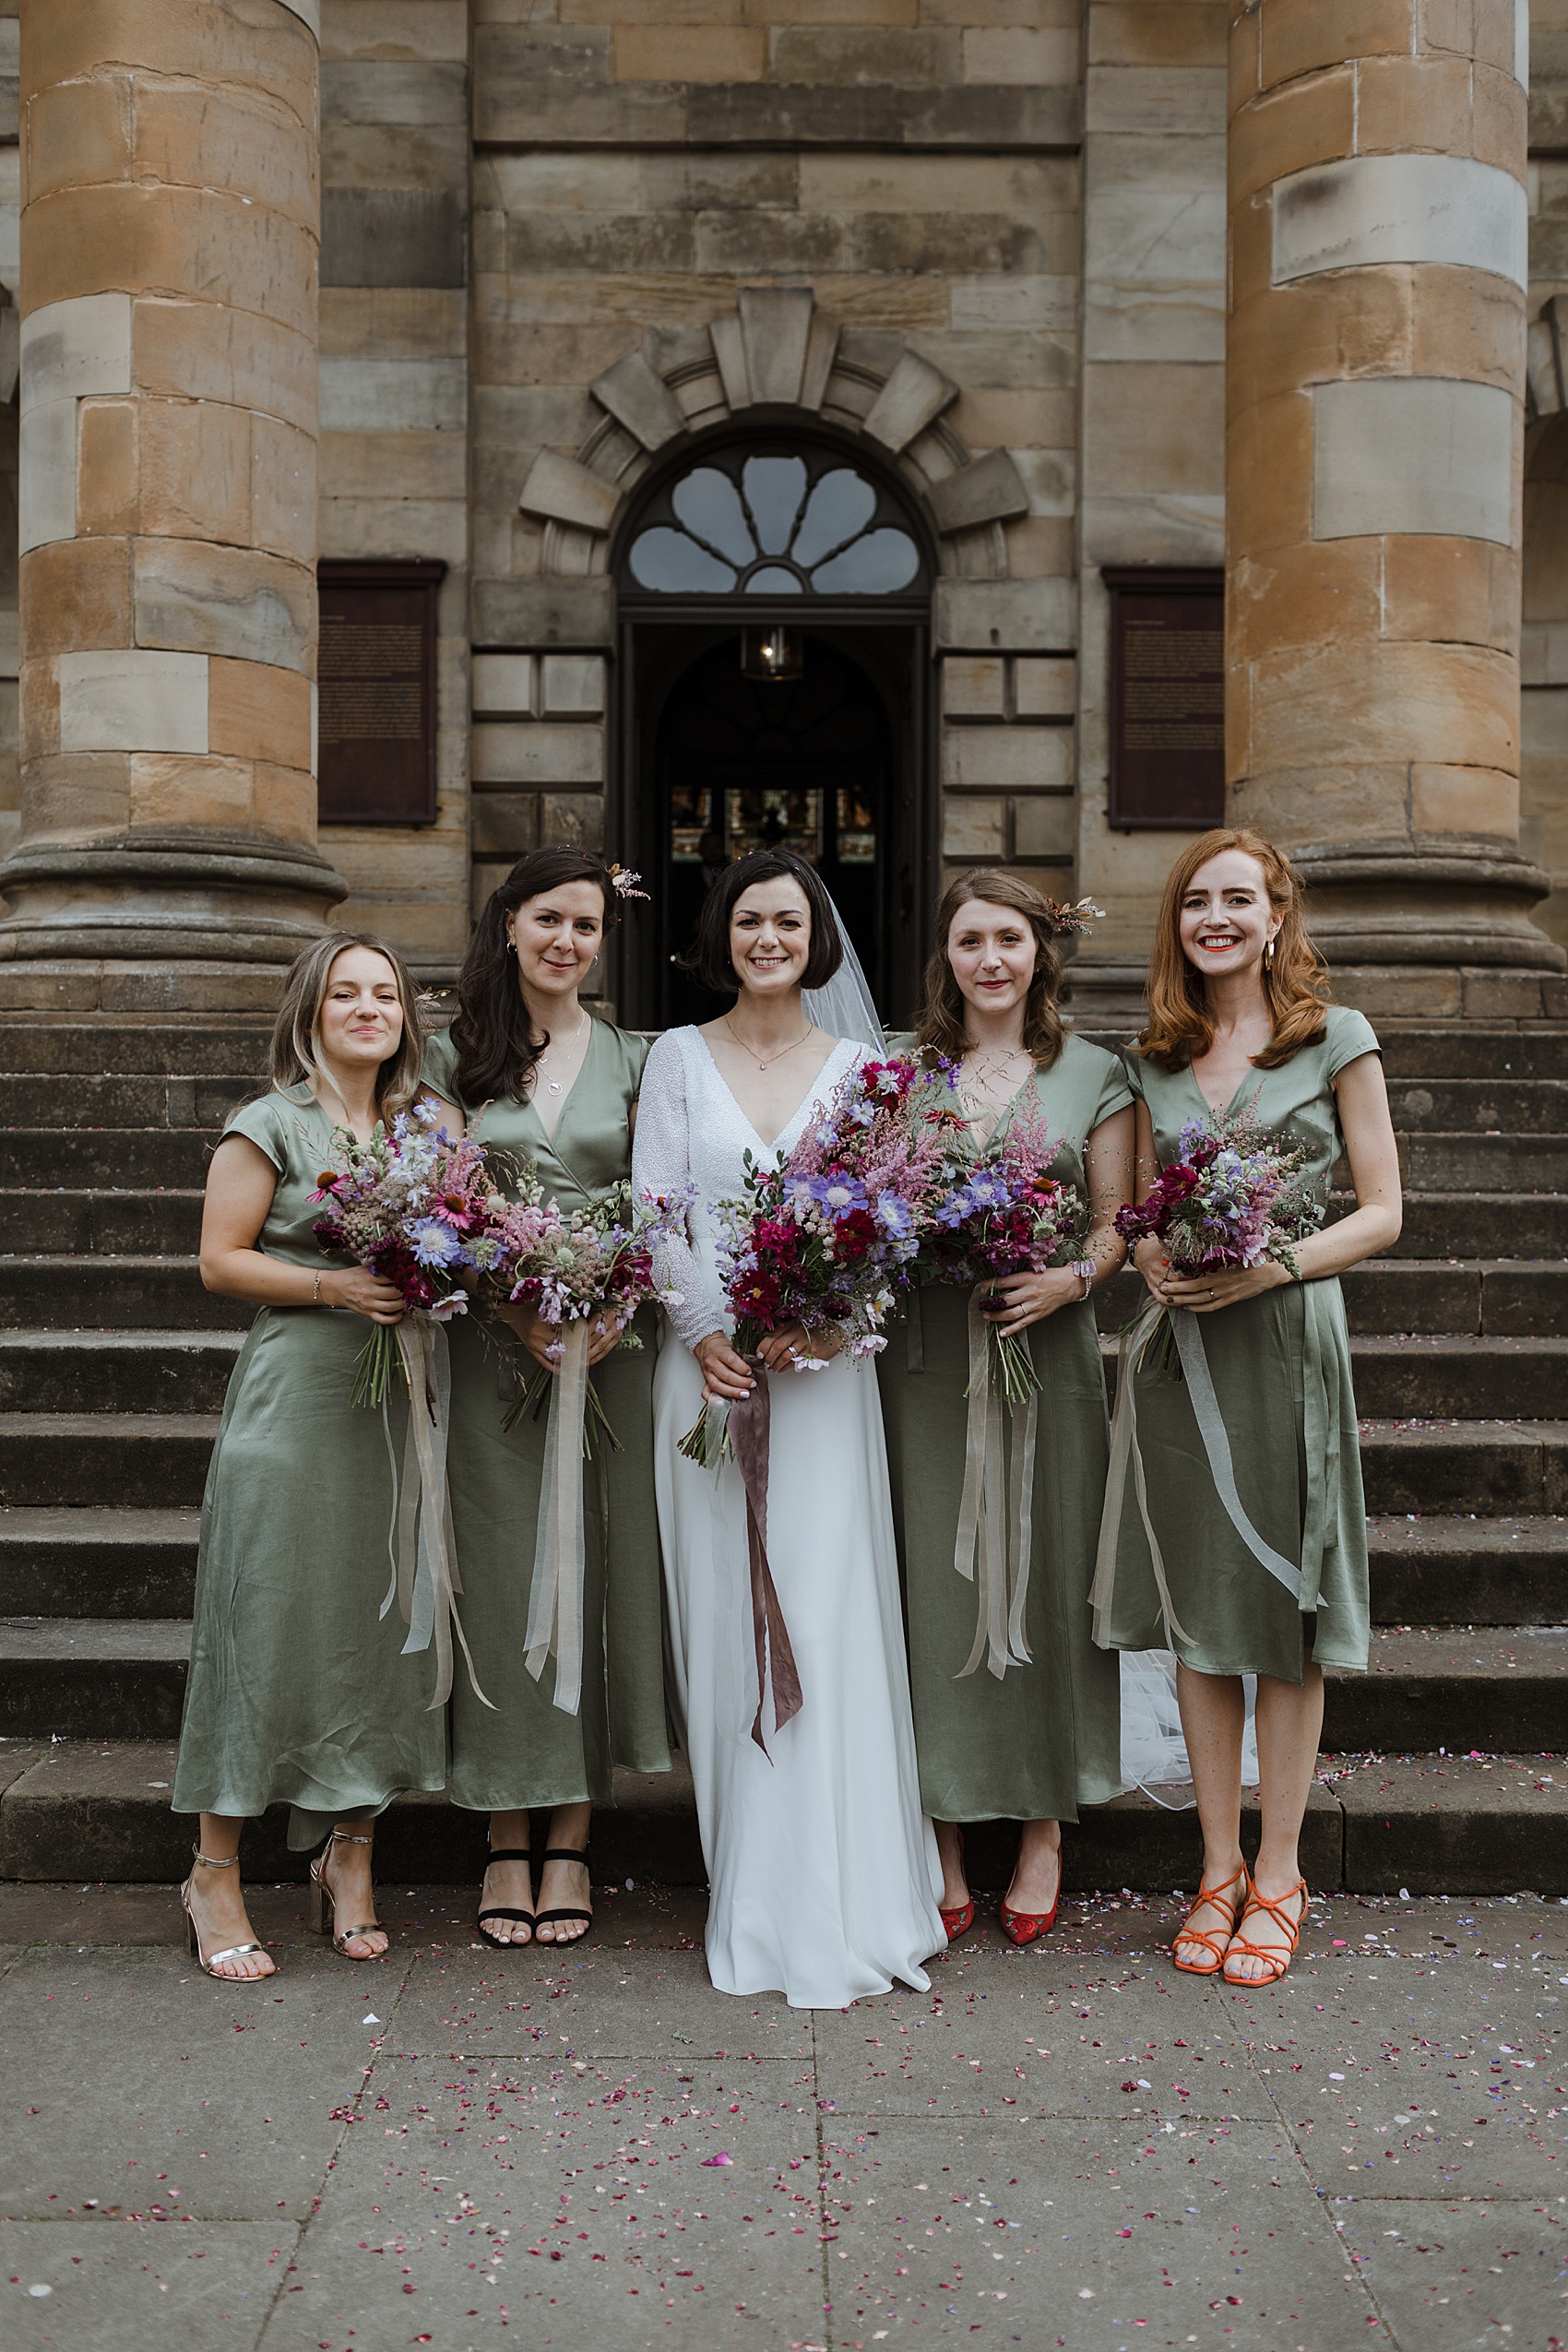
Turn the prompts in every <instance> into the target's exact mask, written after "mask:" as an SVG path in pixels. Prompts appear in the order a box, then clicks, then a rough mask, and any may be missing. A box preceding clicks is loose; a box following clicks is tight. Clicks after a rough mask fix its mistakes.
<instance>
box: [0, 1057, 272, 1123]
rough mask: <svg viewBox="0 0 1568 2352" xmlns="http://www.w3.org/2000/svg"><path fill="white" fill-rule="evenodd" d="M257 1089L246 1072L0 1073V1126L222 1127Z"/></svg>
mask: <svg viewBox="0 0 1568 2352" xmlns="http://www.w3.org/2000/svg"><path fill="white" fill-rule="evenodd" d="M255 1092H256V1086H255V1081H254V1079H252V1078H249V1077H169V1076H165V1075H162V1074H160V1073H158V1072H153V1071H148V1072H145V1073H143V1074H141V1075H137V1076H125V1077H106V1076H104V1075H102V1074H101V1071H100V1072H98V1073H92V1072H89V1071H85V1070H84V1071H73V1072H71V1073H69V1074H68V1075H65V1074H48V1073H41V1072H33V1071H12V1072H9V1073H6V1072H0V1125H5V1126H7V1127H60V1128H67V1129H69V1128H81V1127H126V1128H131V1127H144V1128H167V1127H221V1126H222V1124H223V1122H224V1120H225V1119H226V1118H227V1117H228V1115H229V1113H230V1111H232V1110H233V1109H234V1107H235V1105H236V1104H238V1103H242V1102H246V1101H248V1100H249V1099H250V1098H251V1096H252V1095H254V1094H255Z"/></svg>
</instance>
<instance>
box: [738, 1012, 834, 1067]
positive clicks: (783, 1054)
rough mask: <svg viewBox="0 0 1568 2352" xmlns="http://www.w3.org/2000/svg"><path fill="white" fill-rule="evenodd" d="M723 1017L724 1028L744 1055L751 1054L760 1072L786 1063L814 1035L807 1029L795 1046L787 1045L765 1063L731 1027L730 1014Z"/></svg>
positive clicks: (771, 1055)
mask: <svg viewBox="0 0 1568 2352" xmlns="http://www.w3.org/2000/svg"><path fill="white" fill-rule="evenodd" d="M721 1017H722V1019H723V1022H724V1026H725V1028H727V1029H729V1030H730V1034H731V1037H732V1038H733V1039H734V1040H735V1042H736V1044H737V1045H738V1046H739V1047H740V1049H741V1051H742V1053H749V1054H751V1058H752V1060H753V1061H754V1063H756V1066H757V1068H758V1069H759V1070H771V1069H772V1067H773V1065H774V1063H776V1062H782V1061H784V1060H785V1059H786V1058H787V1057H788V1056H789V1055H790V1054H791V1053H798V1052H799V1051H800V1050H801V1048H802V1045H804V1044H805V1043H806V1041H807V1039H809V1038H810V1037H811V1035H812V1032H811V1030H810V1029H809V1028H807V1029H806V1030H804V1031H803V1032H802V1035H801V1036H800V1037H798V1038H797V1039H795V1042H794V1044H793V1045H787V1046H785V1047H784V1048H783V1050H782V1051H780V1052H778V1053H774V1054H770V1055H769V1056H768V1058H767V1060H766V1062H765V1061H764V1060H763V1058H762V1056H761V1054H760V1053H757V1052H754V1051H753V1049H752V1048H751V1047H750V1046H749V1045H748V1044H747V1043H746V1040H745V1039H744V1038H743V1037H742V1036H741V1034H740V1032H739V1031H738V1030H737V1029H734V1028H731V1026H730V1016H729V1014H728V1013H726V1014H724V1015H722V1016H721Z"/></svg>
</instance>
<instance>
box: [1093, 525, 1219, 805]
mask: <svg viewBox="0 0 1568 2352" xmlns="http://www.w3.org/2000/svg"><path fill="white" fill-rule="evenodd" d="M1101 577H1102V578H1103V579H1104V581H1105V585H1106V587H1107V588H1109V589H1110V591H1111V778H1110V782H1111V794H1110V805H1109V809H1108V813H1107V814H1108V821H1109V823H1110V824H1111V826H1114V827H1117V828H1119V829H1121V830H1123V831H1126V832H1134V831H1137V830H1140V829H1141V830H1148V831H1152V830H1155V829H1157V828H1158V830H1160V831H1162V832H1169V833H1179V832H1191V833H1202V832H1205V831H1206V829H1207V828H1208V826H1211V825H1223V824H1224V822H1225V575H1224V573H1223V572H1222V571H1220V570H1218V568H1215V569H1212V570H1211V569H1208V568H1207V567H1205V568H1203V569H1199V568H1197V567H1195V566H1194V567H1192V568H1188V567H1185V566H1183V567H1182V568H1180V569H1178V568H1176V567H1174V566H1157V565H1154V564H1124V565H1117V566H1114V567H1107V569H1106V570H1105V571H1104V572H1103V573H1102V575H1101Z"/></svg>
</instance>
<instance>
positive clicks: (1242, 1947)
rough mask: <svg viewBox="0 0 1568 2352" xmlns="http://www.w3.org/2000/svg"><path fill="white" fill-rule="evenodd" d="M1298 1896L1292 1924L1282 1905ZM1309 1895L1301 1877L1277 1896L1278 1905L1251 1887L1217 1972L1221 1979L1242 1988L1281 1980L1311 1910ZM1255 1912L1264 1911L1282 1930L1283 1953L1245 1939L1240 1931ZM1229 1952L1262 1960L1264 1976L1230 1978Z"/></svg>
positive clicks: (1274, 1983)
mask: <svg viewBox="0 0 1568 2352" xmlns="http://www.w3.org/2000/svg"><path fill="white" fill-rule="evenodd" d="M1295 1895H1300V1896H1301V1911H1300V1912H1299V1914H1298V1915H1297V1917H1296V1918H1295V1920H1294V1921H1293V1922H1292V1921H1291V1920H1289V1919H1288V1918H1286V1916H1285V1912H1284V1908H1283V1906H1284V1905H1285V1904H1287V1903H1289V1901H1290V1900H1291V1899H1292V1897H1294V1896H1295ZM1312 1899H1313V1898H1312V1896H1311V1895H1309V1894H1308V1892H1307V1882H1306V1880H1305V1879H1304V1878H1299V1879H1298V1880H1297V1881H1296V1883H1295V1885H1294V1886H1292V1887H1289V1889H1288V1890H1287V1891H1286V1893H1285V1894H1283V1895H1280V1896H1279V1898H1278V1900H1277V1902H1272V1903H1271V1902H1270V1900H1269V1898H1268V1896H1267V1895H1260V1894H1259V1893H1258V1891H1257V1888H1256V1887H1255V1886H1254V1887H1253V1889H1252V1891H1251V1893H1250V1894H1249V1895H1248V1896H1247V1906H1246V1908H1245V1910H1244V1911H1243V1912H1242V1914H1241V1921H1240V1924H1239V1925H1238V1927H1237V1930H1236V1932H1235V1934H1234V1935H1233V1936H1232V1937H1231V1939H1230V1948H1229V1951H1228V1952H1227V1953H1226V1954H1225V1965H1224V1966H1223V1968H1222V1969H1221V1972H1220V1973H1221V1974H1222V1976H1223V1977H1224V1978H1225V1981H1226V1983H1227V1984H1228V1985H1241V1987H1243V1988H1245V1987H1247V1986H1249V1985H1277V1983H1278V1982H1279V1979H1280V1978H1281V1977H1282V1976H1283V1975H1284V1974H1285V1972H1286V1970H1287V1969H1288V1968H1289V1966H1290V1963H1291V1961H1292V1960H1293V1959H1294V1958H1295V1955H1296V1946H1297V1945H1298V1943H1300V1942H1301V1930H1302V1929H1303V1928H1304V1927H1305V1925H1306V1923H1307V1913H1308V1911H1309V1910H1310V1909H1311V1907H1312ZM1258 1911H1266V1912H1267V1913H1268V1916H1269V1918H1271V1919H1272V1920H1273V1921H1274V1924H1275V1926H1276V1927H1277V1928H1279V1929H1281V1930H1283V1932H1284V1933H1285V1934H1286V1935H1287V1936H1288V1937H1289V1943H1288V1944H1287V1946H1286V1948H1285V1950H1284V1951H1283V1952H1272V1951H1269V1950H1267V1949H1266V1948H1265V1946H1264V1945H1262V1944H1258V1943H1249V1942H1248V1941H1247V1939H1246V1937H1245V1936H1244V1935H1243V1934H1242V1933H1241V1929H1242V1928H1244V1927H1245V1926H1246V1924H1247V1921H1248V1920H1249V1919H1250V1918H1253V1914H1254V1913H1255V1912H1258ZM1232 1952H1242V1953H1245V1954H1246V1956H1247V1958H1248V1959H1249V1960H1261V1961H1263V1962H1264V1964H1265V1967H1266V1968H1267V1971H1268V1973H1267V1975H1266V1976H1262V1977H1233V1976H1232V1975H1231V1974H1230V1954H1231V1953H1232Z"/></svg>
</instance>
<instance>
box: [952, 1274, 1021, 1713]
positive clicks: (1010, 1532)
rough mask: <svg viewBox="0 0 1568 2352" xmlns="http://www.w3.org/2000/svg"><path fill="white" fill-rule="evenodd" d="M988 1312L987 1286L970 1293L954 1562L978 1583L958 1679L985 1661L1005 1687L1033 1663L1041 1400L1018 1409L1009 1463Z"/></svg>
mask: <svg viewBox="0 0 1568 2352" xmlns="http://www.w3.org/2000/svg"><path fill="white" fill-rule="evenodd" d="M991 1339H992V1333H991V1325H990V1324H989V1323H988V1322H987V1321H986V1318H985V1316H984V1315H983V1314H982V1313H981V1312H980V1287H979V1286H978V1285H977V1287H976V1288H975V1289H973V1290H971V1291H970V1293H969V1392H968V1393H969V1416H968V1427H967V1430H966V1431H965V1438H964V1491H963V1496H962V1499H961V1501H960V1503H959V1505H958V1535H957V1541H956V1545H955V1547H954V1552H953V1565H954V1567H955V1568H956V1570H957V1571H958V1574H959V1575H960V1576H962V1577H964V1578H965V1580H966V1581H967V1582H968V1583H969V1584H972V1585H974V1586H976V1587H977V1590H976V1601H977V1608H976V1611H975V1639H974V1646H973V1647H972V1649H971V1650H970V1652H969V1655H968V1658H967V1660H966V1661H965V1663H964V1664H963V1665H962V1666H961V1667H960V1668H959V1669H958V1671H957V1674H956V1676H955V1677H954V1680H955V1681H959V1682H961V1681H963V1680H964V1677H965V1676H966V1675H967V1674H972V1673H973V1672H974V1671H975V1669H976V1668H977V1667H978V1666H979V1664H980V1660H981V1658H982V1657H983V1658H984V1660H985V1663H986V1670H987V1672H988V1673H991V1674H994V1675H995V1677H996V1679H997V1681H999V1682H1000V1681H1002V1680H1003V1678H1004V1675H1005V1674H1006V1672H1007V1669H1008V1668H1009V1666H1032V1665H1033V1663H1034V1659H1033V1657H1032V1656H1031V1653H1030V1650H1029V1645H1028V1637H1027V1636H1026V1634H1025V1632H1024V1610H1025V1607H1026V1605H1027V1603H1028V1597H1029V1554H1030V1551H1031V1550H1032V1547H1033V1541H1034V1493H1035V1446H1036V1443H1037V1439H1038V1436H1039V1396H1038V1395H1037V1394H1035V1393H1034V1392H1033V1391H1031V1392H1030V1395H1029V1398H1028V1403H1027V1404H1026V1405H1024V1406H1023V1407H1022V1408H1018V1407H1014V1408H1013V1410H1012V1413H1011V1416H1010V1418H1011V1420H1012V1425H1013V1446H1012V1461H1011V1464H1009V1463H1008V1461H1007V1458H1006V1456H1007V1448H1006V1439H1005V1434H1004V1420H1005V1419H1006V1418H1007V1417H1006V1416H1004V1410H1003V1399H1002V1384H1001V1382H1000V1380H999V1379H998V1377H997V1371H996V1364H995V1360H994V1355H993V1352H992V1344H991Z"/></svg>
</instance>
